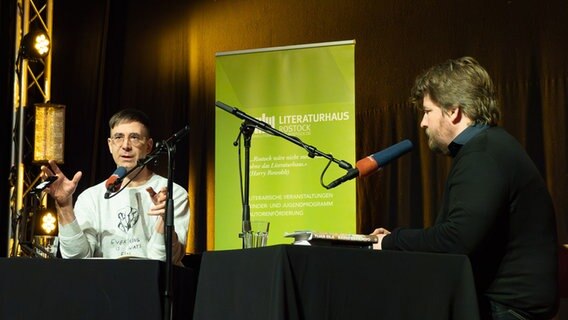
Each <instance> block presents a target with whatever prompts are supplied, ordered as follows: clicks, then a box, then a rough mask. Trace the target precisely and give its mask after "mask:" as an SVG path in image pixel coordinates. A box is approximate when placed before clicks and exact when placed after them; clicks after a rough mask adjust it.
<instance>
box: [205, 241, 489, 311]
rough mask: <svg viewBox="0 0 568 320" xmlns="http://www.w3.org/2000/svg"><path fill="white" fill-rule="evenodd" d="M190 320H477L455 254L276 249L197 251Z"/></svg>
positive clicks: (468, 280) (461, 261)
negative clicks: (197, 270) (198, 263)
mask: <svg viewBox="0 0 568 320" xmlns="http://www.w3.org/2000/svg"><path fill="white" fill-rule="evenodd" d="M194 319H196V320H201V319H206V320H214V319H247V320H253V319H259V320H260V319H262V320H267V319H307V320H311V319H326V320H328V319H460V320H467V319H479V313H478V310H477V298H476V293H475V285H474V281H473V275H472V271H471V266H470V263H469V260H468V258H467V257H466V256H461V255H443V254H426V253H408V252H393V251H381V252H380V251H373V250H368V249H358V248H343V247H310V246H294V245H277V246H270V247H265V248H256V249H246V250H227V251H214V252H205V253H204V254H203V256H202V260H201V269H200V273H199V281H198V288H197V295H196V300H195V311H194Z"/></svg>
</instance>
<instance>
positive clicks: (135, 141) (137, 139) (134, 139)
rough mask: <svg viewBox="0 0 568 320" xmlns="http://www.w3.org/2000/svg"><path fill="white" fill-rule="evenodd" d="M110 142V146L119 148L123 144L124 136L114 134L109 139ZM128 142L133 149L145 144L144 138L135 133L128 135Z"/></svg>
mask: <svg viewBox="0 0 568 320" xmlns="http://www.w3.org/2000/svg"><path fill="white" fill-rule="evenodd" d="M109 139H110V141H112V144H114V145H115V146H120V145H122V144H123V143H124V135H123V134H115V135H114V136H112V137H110V138H109ZM128 141H129V142H130V144H131V145H132V146H134V147H139V146H141V145H142V144H144V142H146V138H145V137H142V136H141V135H139V134H137V133H132V134H129V135H128Z"/></svg>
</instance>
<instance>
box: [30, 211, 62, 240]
mask: <svg viewBox="0 0 568 320" xmlns="http://www.w3.org/2000/svg"><path fill="white" fill-rule="evenodd" d="M34 222H35V226H34V236H55V235H57V232H58V230H57V214H56V213H54V212H53V210H49V209H45V208H42V209H40V210H38V212H37V214H36V216H35V221H34Z"/></svg>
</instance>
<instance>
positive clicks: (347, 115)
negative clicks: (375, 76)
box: [215, 41, 356, 250]
mask: <svg viewBox="0 0 568 320" xmlns="http://www.w3.org/2000/svg"><path fill="white" fill-rule="evenodd" d="M354 51H355V44H354V42H353V41H342V42H332V43H323V44H313V45H304V46H292V47H279V48H268V49H260V50H254V51H253V50H251V51H237V52H226V53H220V54H217V56H216V100H217V101H221V102H223V103H224V104H226V105H229V106H231V107H234V108H237V109H239V110H241V111H243V112H245V113H246V114H247V115H249V116H251V117H253V118H256V119H259V120H261V121H264V122H266V123H268V124H269V125H271V126H272V127H273V128H274V129H276V130H278V131H280V132H283V133H285V134H286V135H288V136H289V137H292V138H293V139H294V141H297V142H298V143H297V144H296V143H293V142H291V141H289V140H287V139H284V138H282V137H278V136H274V135H270V134H268V133H266V132H264V131H262V130H260V129H255V131H254V134H253V135H252V139H251V142H250V149H249V150H250V161H249V164H250V175H249V176H250V194H249V197H248V200H249V204H250V215H251V220H252V221H254V220H264V221H269V222H270V232H269V240H268V245H273V244H280V243H292V239H290V238H285V237H284V233H285V232H292V231H297V230H311V231H320V232H342V233H354V232H355V210H356V199H355V183H354V182H353V181H350V182H347V183H345V184H343V185H342V186H341V187H338V188H335V189H330V190H328V189H326V188H324V187H323V186H322V185H321V183H320V179H321V175H322V173H323V171H324V170H325V168H326V166H327V165H328V163H329V160H328V159H326V158H325V157H320V156H316V157H313V158H312V154H311V153H313V152H311V151H313V150H311V149H312V148H316V149H317V150H318V151H320V152H322V153H325V154H331V155H332V156H333V158H335V159H339V160H345V161H347V162H349V163H351V164H353V160H354V159H355V70H354ZM242 123H243V120H242V119H240V118H238V117H236V116H235V115H233V114H230V113H229V112H226V111H225V110H222V109H220V108H217V111H216V119H215V124H216V126H215V249H216V250H221V249H236V248H241V246H242V241H241V239H240V238H239V233H240V232H241V229H242V226H241V225H242V212H243V205H242V203H243V197H242V191H243V190H242V188H241V181H244V180H242V179H244V178H245V177H244V174H245V172H244V167H245V157H244V154H245V148H244V141H243V140H241V147H240V148H239V147H235V146H234V142H235V141H237V137H238V136H239V133H240V127H241V124H242ZM239 149H240V162H239ZM239 166H240V167H239ZM240 173H242V175H241V174H240ZM345 173H346V170H344V169H342V168H340V167H339V166H338V165H337V164H336V163H334V162H332V163H331V165H330V166H329V168H328V170H327V171H326V172H325V175H324V176H323V182H324V183H325V184H326V185H327V184H329V183H330V182H331V181H333V180H335V179H336V178H339V177H340V176H342V175H344V174H345ZM241 178H242V179H241Z"/></svg>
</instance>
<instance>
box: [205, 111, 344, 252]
mask: <svg viewBox="0 0 568 320" xmlns="http://www.w3.org/2000/svg"><path fill="white" fill-rule="evenodd" d="M215 105H216V106H217V107H219V108H221V109H223V110H225V111H227V112H228V113H230V114H232V115H234V116H236V117H237V118H240V119H243V120H244V122H243V124H242V125H241V129H240V130H241V131H240V133H241V134H242V135H243V136H244V137H245V177H244V180H245V181H244V185H245V186H244V191H243V199H242V202H243V221H242V231H243V233H242V234H241V237H242V238H243V248H244V247H245V240H246V239H245V236H244V233H245V232H248V231H250V229H251V227H250V205H249V184H250V173H249V170H250V145H251V139H252V134H253V132H254V129H255V128H258V129H260V130H262V131H264V132H266V133H268V134H271V135H273V136H277V137H281V138H283V139H285V140H288V141H290V142H292V143H294V144H296V145H298V146H300V147H302V148H304V149H305V150H307V151H308V157H310V158H314V157H315V156H321V157H324V158H326V159H328V160H329V161H330V162H332V161H333V162H335V163H337V164H338V165H339V167H341V168H343V169H345V170H350V169H352V168H353V166H352V165H351V164H350V163H348V162H347V161H344V160H338V159H335V158H334V157H333V156H332V155H331V154H327V153H323V152H321V151H319V150H318V149H317V148H316V147H314V146H311V145H308V144H306V143H304V142H303V141H302V140H300V139H299V138H297V137H292V136H290V135H287V134H286V133H284V132H282V131H279V130H277V129H274V128H273V127H272V126H271V125H269V124H268V123H266V122H264V121H260V120H258V119H256V118H254V117H252V116H250V115H248V114H246V113H244V112H243V111H241V110H239V109H237V108H234V107H231V106H229V105H226V104H224V103H223V102H221V101H217V102H215Z"/></svg>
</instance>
